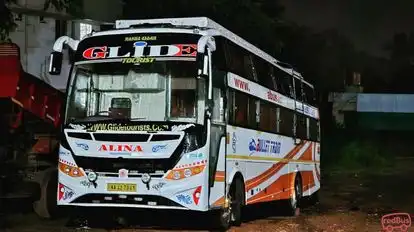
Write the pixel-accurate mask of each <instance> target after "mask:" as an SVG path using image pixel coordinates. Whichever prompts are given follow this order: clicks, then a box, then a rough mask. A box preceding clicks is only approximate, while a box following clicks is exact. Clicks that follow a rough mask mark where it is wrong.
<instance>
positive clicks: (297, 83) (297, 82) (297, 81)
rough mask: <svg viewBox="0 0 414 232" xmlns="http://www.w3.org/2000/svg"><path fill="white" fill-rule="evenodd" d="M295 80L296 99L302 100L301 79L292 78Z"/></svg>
mask: <svg viewBox="0 0 414 232" xmlns="http://www.w3.org/2000/svg"><path fill="white" fill-rule="evenodd" d="M294 80H295V94H296V100H298V101H302V100H303V99H302V81H301V80H300V79H298V78H294Z"/></svg>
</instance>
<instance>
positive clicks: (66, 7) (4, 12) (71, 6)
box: [0, 0, 82, 41]
mask: <svg viewBox="0 0 414 232" xmlns="http://www.w3.org/2000/svg"><path fill="white" fill-rule="evenodd" d="M16 2H17V0H0V41H4V40H7V39H8V37H9V33H10V32H11V31H13V30H14V29H15V27H16V26H17V25H16V24H15V23H14V18H13V14H12V12H11V11H10V9H9V8H8V6H9V4H12V3H16ZM52 6H53V7H54V8H55V9H56V10H57V11H59V12H62V11H65V12H67V13H69V14H71V15H73V16H81V15H82V0H45V4H44V9H43V10H45V11H46V10H48V9H49V8H50V7H52Z"/></svg>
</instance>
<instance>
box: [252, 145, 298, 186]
mask: <svg viewBox="0 0 414 232" xmlns="http://www.w3.org/2000/svg"><path fill="white" fill-rule="evenodd" d="M305 144H306V143H302V144H299V145H298V146H296V147H295V148H293V149H292V150H291V151H290V152H289V153H288V154H287V155H286V156H285V157H284V159H291V158H293V157H294V156H295V155H296V154H297V153H298V152H299V151H300V149H302V147H303V146H304V145H305ZM286 164H287V163H286V162H279V163H277V164H274V165H272V167H271V168H269V169H268V170H266V171H265V172H263V173H262V174H260V175H258V176H256V177H254V178H252V179H250V180H247V181H246V184H245V186H246V191H249V190H251V189H252V188H255V187H257V186H259V185H260V184H261V183H263V182H264V181H266V180H268V179H269V178H270V177H272V176H273V175H275V174H276V173H277V172H278V171H279V170H280V169H282V168H283V167H284V166H285V165H286Z"/></svg>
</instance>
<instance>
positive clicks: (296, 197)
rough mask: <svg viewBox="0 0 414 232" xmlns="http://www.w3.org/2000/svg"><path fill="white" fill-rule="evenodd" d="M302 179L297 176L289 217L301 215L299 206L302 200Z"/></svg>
mask: <svg viewBox="0 0 414 232" xmlns="http://www.w3.org/2000/svg"><path fill="white" fill-rule="evenodd" d="M302 193H303V189H302V177H301V176H300V175H296V177H295V183H294V187H293V194H292V196H291V198H290V199H289V202H288V214H289V216H298V215H299V205H300V202H301V199H302Z"/></svg>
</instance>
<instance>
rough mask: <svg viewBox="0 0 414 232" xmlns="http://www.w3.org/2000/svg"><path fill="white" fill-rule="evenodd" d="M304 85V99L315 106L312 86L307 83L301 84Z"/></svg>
mask: <svg viewBox="0 0 414 232" xmlns="http://www.w3.org/2000/svg"><path fill="white" fill-rule="evenodd" d="M303 86H304V91H305V101H306V102H307V103H308V104H310V105H313V106H315V105H316V99H315V92H314V90H313V88H312V87H310V86H309V85H307V84H303Z"/></svg>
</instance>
